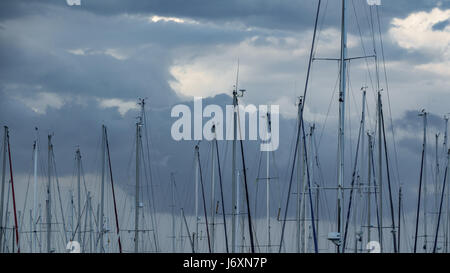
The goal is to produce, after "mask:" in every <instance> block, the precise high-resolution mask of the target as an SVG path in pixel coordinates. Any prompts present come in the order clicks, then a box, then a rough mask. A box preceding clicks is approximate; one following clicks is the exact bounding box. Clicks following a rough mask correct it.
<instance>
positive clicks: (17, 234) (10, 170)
mask: <svg viewBox="0 0 450 273" xmlns="http://www.w3.org/2000/svg"><path fill="white" fill-rule="evenodd" d="M6 139H7V142H8V157H9V175H10V178H11V193H12V199H13V209H14V230H15V232H16V244H17V253H20V245H19V226H18V223H17V212H16V194H15V191H14V178H13V170H12V160H11V147H10V145H9V132H8V131H6ZM13 250H14V248H13Z"/></svg>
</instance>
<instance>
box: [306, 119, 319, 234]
mask: <svg viewBox="0 0 450 273" xmlns="http://www.w3.org/2000/svg"><path fill="white" fill-rule="evenodd" d="M309 129H310V131H309V152H308V155H309V158H310V160H309V162H308V163H309V164H310V165H309V172H310V175H311V178H310V180H311V185H312V183H313V182H314V155H313V147H314V146H313V138H314V130H315V129H316V125H315V124H313V125H311V126H310V128H309ZM307 184H308V183H307ZM305 192H306V191H305ZM318 192H319V188H318V187H317V194H318ZM316 202H317V204H316V207H317V208H318V207H319V203H318V202H319V199H317V201H316ZM311 206H312V205H311ZM317 208H316V211H315V213H316V215H317ZM311 220H312V217H311ZM315 224H316V223H314V222H313V221H311V225H315ZM310 227H311V226H310ZM309 231H310V229H309ZM316 232H317V228H316ZM309 234H311V232H310V233H309ZM317 234H318V232H317ZM317 237H318V236H317Z"/></svg>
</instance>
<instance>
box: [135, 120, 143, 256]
mask: <svg viewBox="0 0 450 273" xmlns="http://www.w3.org/2000/svg"><path fill="white" fill-rule="evenodd" d="M141 122H142V121H141V120H139V121H138V122H137V123H136V193H135V194H136V196H135V201H136V203H135V214H134V252H135V253H137V252H139V206H140V201H139V187H140V186H139V156H140V153H139V148H140V147H141Z"/></svg>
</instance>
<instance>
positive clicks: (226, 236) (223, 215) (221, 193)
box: [214, 138, 229, 253]
mask: <svg viewBox="0 0 450 273" xmlns="http://www.w3.org/2000/svg"><path fill="white" fill-rule="evenodd" d="M214 142H215V143H216V154H217V169H218V171H219V186H220V198H221V201H222V218H223V219H222V220H223V230H224V235H225V247H226V250H227V253H229V249H228V234H227V221H226V215H225V200H224V198H223V183H222V172H221V170H220V156H219V147H218V145H217V138H214Z"/></svg>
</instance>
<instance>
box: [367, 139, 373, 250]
mask: <svg viewBox="0 0 450 273" xmlns="http://www.w3.org/2000/svg"><path fill="white" fill-rule="evenodd" d="M367 137H368V138H369V139H368V146H369V147H368V149H369V152H368V161H369V162H368V168H367V243H369V242H370V240H371V236H370V235H371V218H370V217H371V216H370V209H371V203H370V193H371V180H372V160H371V158H372V153H373V150H372V135H371V134H370V133H367Z"/></svg>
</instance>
